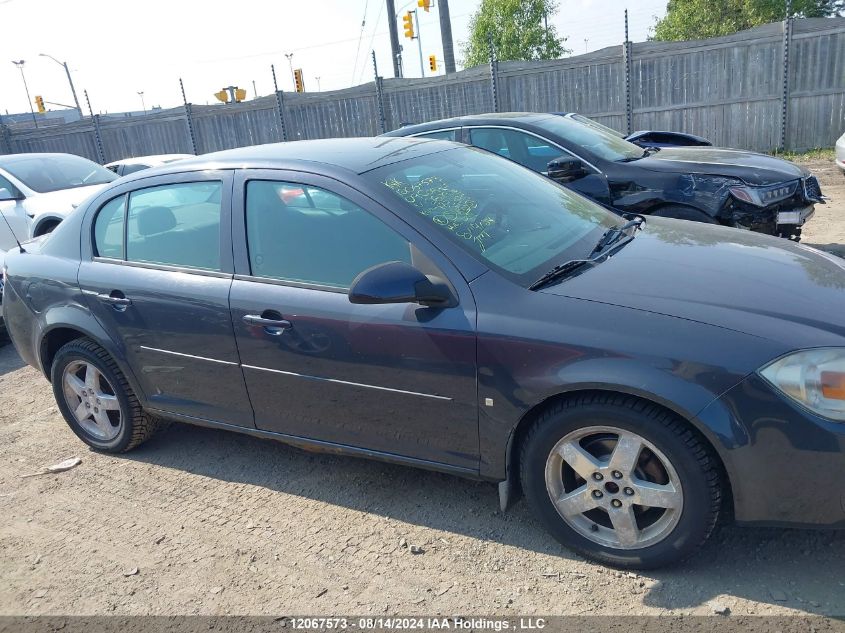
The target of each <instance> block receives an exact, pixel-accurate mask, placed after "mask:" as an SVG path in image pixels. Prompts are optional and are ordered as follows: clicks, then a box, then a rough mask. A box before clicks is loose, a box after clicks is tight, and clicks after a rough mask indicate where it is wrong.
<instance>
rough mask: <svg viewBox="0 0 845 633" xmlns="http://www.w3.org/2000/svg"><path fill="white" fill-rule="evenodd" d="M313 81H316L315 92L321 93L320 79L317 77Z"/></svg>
mask: <svg viewBox="0 0 845 633" xmlns="http://www.w3.org/2000/svg"><path fill="white" fill-rule="evenodd" d="M314 79H316V80H317V92H322V89H321V88H320V78H319V77H314Z"/></svg>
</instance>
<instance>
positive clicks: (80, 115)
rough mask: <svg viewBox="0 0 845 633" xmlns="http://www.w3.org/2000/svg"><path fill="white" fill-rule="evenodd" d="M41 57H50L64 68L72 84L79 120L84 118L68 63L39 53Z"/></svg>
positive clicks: (71, 88)
mask: <svg viewBox="0 0 845 633" xmlns="http://www.w3.org/2000/svg"><path fill="white" fill-rule="evenodd" d="M38 55H39V56H40V57H49V58H50V59H52V60H53V61H54V62H56V63H57V64H58V65H59V66H62V67H64V69H65V74H66V75H67V82H68V83H69V84H70V91H71V93H73V102H74V103H75V104H76V111H77V112H79V118H80V119H81V118H82V108H81V107H79V99H77V97H76V88H75V87H74V85H73V79H72V78H71V76H70V69H69V68H68V67H67V62H60V61H59V60H58V59H56V58H55V57H53V56H52V55H47V54H46V53H38Z"/></svg>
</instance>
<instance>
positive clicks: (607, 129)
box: [567, 114, 625, 138]
mask: <svg viewBox="0 0 845 633" xmlns="http://www.w3.org/2000/svg"><path fill="white" fill-rule="evenodd" d="M567 116H569V117H570V118H571V119H573V120H574V121H578V123H583V124H584V125H589V126H590V127H593V128H596V129H597V130H600V131H602V132H607V133H608V134H612V135H613V136H618V137H619V138H625V135H624V134H622V132H617V131H616V130H614V129H613V128H612V127H607V126H606V125H602V124H601V123H599V122H598V121H593V120H592V119H590V118H588V117H585V116H584V115H583V114H569V115H567Z"/></svg>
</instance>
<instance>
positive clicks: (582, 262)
mask: <svg viewBox="0 0 845 633" xmlns="http://www.w3.org/2000/svg"><path fill="white" fill-rule="evenodd" d="M595 264H596V260H594V259H573V260H571V261H568V262H564V263H563V264H558V265H557V266H555V267H554V268H552V269H551V270H550V271H549V272H547V273H546V274H545V275H543V276H542V277H540V278H539V279H538V280H537V281H535V282H534V283H533V284H531V285H530V286H528V289H529V290H537V289H538V288H542V287H543V286H545V285H546V284H547V283H549V282H550V281H554V280H555V279H560V278H561V277H564V276H565V275H568V274H569V273H571V272H572V271H573V270H575V269H576V268H581V266H588V265H589V266H595Z"/></svg>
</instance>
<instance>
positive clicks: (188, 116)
mask: <svg viewBox="0 0 845 633" xmlns="http://www.w3.org/2000/svg"><path fill="white" fill-rule="evenodd" d="M179 88H180V89H181V90H182V103H184V104H185V121H186V122H187V123H188V140H189V141H191V154H194V155H196V153H197V137H196V135H195V134H194V118H193V114H192V113H191V104H190V103H188V100H187V99H186V98H185V84H183V83H182V78H181V77H180V78H179Z"/></svg>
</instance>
